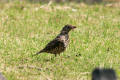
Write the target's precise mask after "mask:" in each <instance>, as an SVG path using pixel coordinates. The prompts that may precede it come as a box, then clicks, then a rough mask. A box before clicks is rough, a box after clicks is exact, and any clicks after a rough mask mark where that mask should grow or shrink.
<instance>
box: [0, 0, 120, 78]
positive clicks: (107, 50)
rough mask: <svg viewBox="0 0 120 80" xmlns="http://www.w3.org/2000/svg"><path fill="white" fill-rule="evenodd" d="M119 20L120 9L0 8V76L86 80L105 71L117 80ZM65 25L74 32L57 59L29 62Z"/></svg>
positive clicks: (63, 6)
mask: <svg viewBox="0 0 120 80" xmlns="http://www.w3.org/2000/svg"><path fill="white" fill-rule="evenodd" d="M119 17H120V11H119V7H118V8H114V7H106V6H104V5H91V6H89V5H83V4H76V3H71V4H61V5H56V4H52V5H50V6H49V5H47V4H44V5H43V4H30V3H18V2H15V3H7V4H1V6H0V55H1V56H0V63H1V64H0V72H2V73H3V74H4V75H5V77H6V78H7V79H8V80H91V72H92V70H93V69H94V68H96V67H105V68H113V69H115V70H116V72H117V76H120V22H119V19H120V18H119ZM65 24H72V25H75V26H77V28H76V30H74V31H71V32H70V44H69V46H68V48H67V50H66V51H65V52H64V53H63V54H61V56H57V57H56V58H53V59H52V60H51V57H54V55H51V54H47V53H44V54H40V55H38V56H32V55H33V54H35V53H36V52H38V51H39V50H40V49H42V48H43V47H44V46H45V45H46V44H47V43H48V42H49V41H50V40H52V39H53V38H54V37H55V36H56V35H57V34H58V33H59V31H60V30H61V29H62V27H63V26H64V25H65ZM79 54H80V55H79ZM76 55H77V56H76ZM118 79H120V78H119V77H118Z"/></svg>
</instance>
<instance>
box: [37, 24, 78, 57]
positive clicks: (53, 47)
mask: <svg viewBox="0 0 120 80" xmlns="http://www.w3.org/2000/svg"><path fill="white" fill-rule="evenodd" d="M75 28H76V26H73V25H69V24H67V25H65V26H64V27H63V28H62V30H61V31H60V33H59V34H58V35H57V36H56V37H55V38H54V39H53V40H52V41H50V42H49V43H48V44H47V45H46V46H45V47H44V48H43V49H42V50H40V51H39V52H37V53H36V54H35V55H38V54H40V53H44V52H45V53H50V54H54V55H55V56H57V55H60V53H62V52H64V51H65V49H66V48H67V46H68V44H69V32H70V31H71V30H73V29H75Z"/></svg>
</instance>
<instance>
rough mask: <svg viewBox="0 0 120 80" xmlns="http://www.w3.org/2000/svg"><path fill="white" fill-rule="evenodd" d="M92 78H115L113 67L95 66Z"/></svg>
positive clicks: (110, 79)
mask: <svg viewBox="0 0 120 80" xmlns="http://www.w3.org/2000/svg"><path fill="white" fill-rule="evenodd" d="M92 80H117V76H116V73H115V70H113V69H110V68H107V69H105V68H101V69H100V68H96V69H94V70H93V72H92Z"/></svg>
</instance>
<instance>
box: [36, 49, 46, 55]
mask: <svg viewBox="0 0 120 80" xmlns="http://www.w3.org/2000/svg"><path fill="white" fill-rule="evenodd" d="M42 52H44V51H43V50H41V51H39V52H37V53H36V54H34V56H36V55H38V54H40V53H42Z"/></svg>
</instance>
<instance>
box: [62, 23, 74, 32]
mask: <svg viewBox="0 0 120 80" xmlns="http://www.w3.org/2000/svg"><path fill="white" fill-rule="evenodd" d="M75 28H76V26H72V25H68V24H67V25H65V26H64V27H63V29H62V30H61V33H68V32H69V31H71V30H73V29H75Z"/></svg>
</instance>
